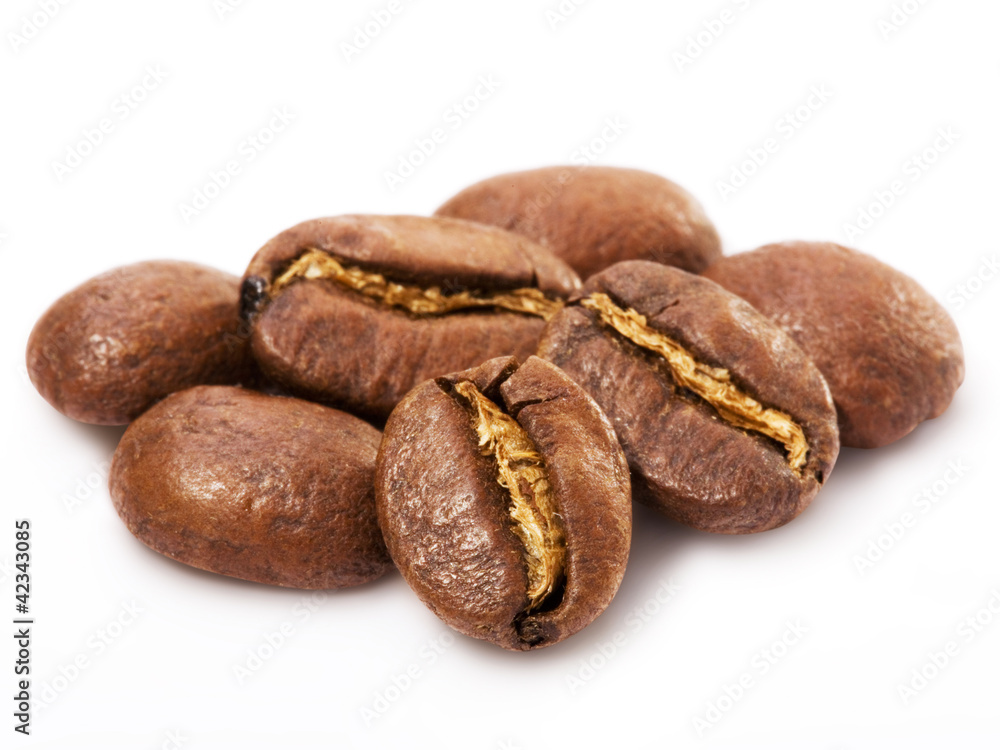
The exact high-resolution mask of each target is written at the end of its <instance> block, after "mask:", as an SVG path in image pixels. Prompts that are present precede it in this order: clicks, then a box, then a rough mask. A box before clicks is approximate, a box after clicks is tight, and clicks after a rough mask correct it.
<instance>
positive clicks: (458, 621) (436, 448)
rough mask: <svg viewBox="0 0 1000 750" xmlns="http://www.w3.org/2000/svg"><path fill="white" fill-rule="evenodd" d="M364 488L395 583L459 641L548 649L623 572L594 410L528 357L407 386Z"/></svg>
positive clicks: (618, 456)
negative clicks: (368, 487)
mask: <svg viewBox="0 0 1000 750" xmlns="http://www.w3.org/2000/svg"><path fill="white" fill-rule="evenodd" d="M375 488H376V502H377V506H378V514H379V522H380V524H381V527H382V531H383V533H384V534H385V539H386V544H387V545H388V547H389V552H390V554H391V555H392V559H393V560H394V561H395V563H396V566H397V567H398V568H399V570H400V572H401V573H402V574H403V577H404V578H405V579H406V581H407V583H409V584H410V586H411V587H412V588H413V590H414V591H415V592H416V593H417V595H418V596H419V597H420V598H421V599H422V600H423V602H424V603H425V604H426V605H427V606H428V607H430V609H432V610H433V611H434V612H435V614H437V615H438V616H439V617H440V618H441V619H442V620H444V621H445V622H446V623H447V624H448V625H450V626H451V627H453V628H454V629H456V630H458V631H459V632H461V633H464V634H466V635H469V636H472V637H473V638H482V639H485V640H487V641H490V642H492V643H495V644H497V645H499V646H502V647H503V648H506V649H511V650H516V651H520V650H528V649H532V648H540V647H543V646H548V645H551V644H553V643H556V642H558V641H560V640H562V639H563V638H566V637H567V636H569V635H572V634H573V633H575V632H577V631H578V630H580V629H581V628H583V627H584V626H585V625H587V624H588V623H589V622H591V621H592V620H593V619H594V618H595V617H597V616H598V615H599V614H600V613H601V612H602V611H603V610H604V609H605V607H607V605H608V603H609V602H610V601H611V599H612V597H613V596H614V594H615V592H616V591H617V589H618V585H619V583H620V582H621V579H622V575H623V574H624V571H625V563H626V561H627V558H628V551H629V542H630V538H631V505H630V499H629V498H630V495H629V477H628V468H627V465H626V463H625V458H624V456H623V455H622V452H621V448H620V446H619V445H618V442H617V441H616V439H615V435H614V432H613V431H612V429H611V425H610V424H609V423H608V420H607V419H606V417H605V416H604V415H603V414H602V413H601V411H600V409H599V408H598V407H597V405H596V404H595V403H594V401H593V400H592V399H591V398H590V397H589V396H587V394H586V393H584V392H583V390H582V389H581V388H580V387H579V386H577V385H576V384H575V383H573V382H572V381H571V380H570V379H569V378H568V377H566V375H565V374H563V373H562V372H561V371H560V370H559V369H558V368H556V367H554V366H552V365H551V364H549V363H548V362H545V361H543V360H540V359H538V358H537V357H530V358H529V359H528V360H527V361H526V362H525V363H524V364H523V365H518V362H517V360H516V359H514V358H512V357H511V358H498V359H494V360H490V361H489V362H486V363H485V364H483V365H482V366H480V367H477V368H475V369H472V370H467V371H465V372H461V373H458V374H452V375H448V376H447V377H441V378H437V379H436V380H431V381H427V382H425V383H423V384H422V385H420V386H418V387H417V388H416V389H414V390H413V392H411V393H410V394H409V395H408V396H407V397H406V398H405V399H404V400H403V401H402V402H401V403H400V404H399V406H398V407H396V409H395V411H393V413H392V416H390V418H389V421H388V423H387V425H386V429H385V436H384V439H383V441H382V446H381V448H380V449H379V456H378V466H377V470H376V477H375Z"/></svg>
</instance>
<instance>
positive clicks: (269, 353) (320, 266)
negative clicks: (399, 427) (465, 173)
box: [243, 216, 579, 418]
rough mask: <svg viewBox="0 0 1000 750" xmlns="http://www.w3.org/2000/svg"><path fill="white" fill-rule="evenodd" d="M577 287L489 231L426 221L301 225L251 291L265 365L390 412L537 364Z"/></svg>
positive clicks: (276, 242) (301, 388)
mask: <svg viewBox="0 0 1000 750" xmlns="http://www.w3.org/2000/svg"><path fill="white" fill-rule="evenodd" d="M578 287H579V279H578V278H577V277H576V275H575V274H574V273H573V272H572V270H570V268H569V267H568V266H566V265H565V264H564V263H562V261H560V260H558V259H557V258H555V257H553V256H552V255H551V254H550V253H548V252H547V251H546V250H544V249H543V248H541V247H539V246H538V245H536V244H534V243H533V242H530V241H529V240H526V239H524V238H523V237H519V236H518V235H515V234H511V233H508V232H503V231H501V230H499V229H496V228H494V227H485V226H481V225H478V224H474V223H472V222H465V221H460V220H457V219H431V218H426V217H417V216H342V217H338V218H331V219H317V220H314V221H307V222H305V223H304V224H299V225H298V226H296V227H293V228H292V229H289V230H288V231H286V232H283V233H282V234H280V235H278V236H277V237H276V238H274V239H273V240H271V241H270V242H269V243H267V245H265V246H264V247H263V248H262V249H261V250H260V251H259V252H258V253H257V255H256V256H255V257H254V259H253V261H252V262H251V263H250V267H249V269H248V270H247V272H246V276H245V277H244V282H243V310H244V315H245V317H246V319H247V320H248V321H250V322H251V323H252V325H253V335H252V346H253V352H254V356H255V357H256V359H257V361H258V362H259V363H260V366H261V368H262V370H263V371H264V372H265V374H267V375H268V376H269V377H271V378H272V379H273V380H275V381H277V382H278V383H281V384H282V385H284V386H286V387H288V388H289V389H291V390H292V391H294V392H296V393H298V394H300V395H302V396H304V397H307V398H311V399H313V400H317V401H324V402H328V403H331V404H333V405H336V406H341V407H343V408H346V409H348V410H349V411H351V412H354V413H358V414H364V415H366V416H372V417H383V418H384V417H385V416H387V415H388V414H389V412H390V411H392V408H393V407H394V406H395V405H396V404H397V403H398V402H399V400H400V399H401V398H402V397H403V396H404V395H406V393H407V391H409V390H410V389H411V388H413V386H415V385H416V384H418V383H420V382H422V381H424V380H426V379H428V378H432V377H437V376H438V375H443V374H445V373H448V372H454V371H456V370H461V369H463V368H467V367H471V366H473V365H475V364H478V363H480V362H482V361H483V360H485V359H487V358H489V357H496V356H499V355H507V354H514V355H520V356H528V355H530V354H531V353H532V352H533V351H534V348H535V346H536V345H537V343H538V336H539V334H540V333H541V331H542V328H544V326H545V319H546V318H548V317H551V315H552V314H553V313H554V312H555V311H556V310H558V309H559V307H560V306H561V305H562V298H564V297H565V296H567V295H568V294H570V293H571V292H572V291H574V290H575V289H577V288H578Z"/></svg>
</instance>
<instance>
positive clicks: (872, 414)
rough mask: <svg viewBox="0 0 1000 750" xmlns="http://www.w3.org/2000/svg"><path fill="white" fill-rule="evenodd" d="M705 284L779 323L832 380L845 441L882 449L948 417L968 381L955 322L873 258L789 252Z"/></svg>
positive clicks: (781, 249)
mask: <svg viewBox="0 0 1000 750" xmlns="http://www.w3.org/2000/svg"><path fill="white" fill-rule="evenodd" d="M705 276H706V277H708V278H710V279H712V280H713V281H716V282H718V283H719V284H721V285H722V286H724V287H726V288H727V289H729V290H730V291H732V292H734V293H735V294H738V295H739V296H741V297H743V298H744V299H745V300H747V301H748V302H750V304H752V305H753V306H754V307H756V308H757V309H758V310H760V311H761V312H762V313H764V314H765V315H767V316H768V317H769V318H771V319H772V320H774V322H775V323H777V324H778V325H779V326H781V327H782V328H783V329H784V330H785V331H787V332H788V334H789V335H790V336H791V337H792V338H793V339H795V341H796V342H797V343H798V344H799V346H801V347H802V349H803V350H805V352H806V354H808V355H809V356H810V357H811V358H812V360H813V362H815V363H816V366H817V367H818V368H819V369H820V371H821V372H822V373H823V375H824V376H825V377H826V381H827V383H829V385H830V392H831V393H832V394H833V400H834V402H835V403H836V404H837V411H838V413H839V417H840V440H841V443H842V444H843V445H846V446H850V447H855V448H877V447H879V446H881V445H886V444H888V443H891V442H893V441H895V440H899V439H900V438H901V437H903V436H904V435H906V434H907V433H909V432H910V431H911V430H913V428H914V427H916V426H917V425H918V424H920V422H922V421H923V420H925V419H932V418H934V417H936V416H938V415H940V414H941V413H942V412H944V410H945V409H947V408H948V404H950V403H951V399H952V397H953V396H954V395H955V391H956V390H957V389H958V387H959V385H961V383H962V379H963V378H964V376H965V361H964V357H963V353H962V342H961V339H960V338H959V334H958V329H957V328H956V327H955V323H954V321H952V319H951V317H950V316H949V315H948V313H947V312H946V311H945V310H944V308H942V307H941V305H939V304H938V303H937V302H936V301H935V300H934V298H933V297H931V295H929V294H928V293H927V292H926V291H925V290H924V289H923V287H921V286H920V285H919V284H917V282H915V281H914V280H913V279H911V278H909V277H908V276H906V275H904V274H902V273H900V272H899V271H897V270H895V269H894V268H891V267H889V266H887V265H885V264H884V263H881V262H879V261H877V260H876V259H875V258H873V257H871V256H870V255H865V254H864V253H859V252H857V251H856V250H850V249H848V248H846V247H840V246H838V245H834V244H830V243H819V242H786V243H781V244H776V245H768V246H766V247H762V248H760V249H758V250H754V251H753V252H749V253H741V254H739V255H733V256H731V257H729V258H726V259H724V260H722V261H720V262H719V263H717V264H715V265H714V266H712V267H711V268H710V269H708V271H706V272H705Z"/></svg>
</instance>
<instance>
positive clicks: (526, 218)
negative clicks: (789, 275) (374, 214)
mask: <svg viewBox="0 0 1000 750" xmlns="http://www.w3.org/2000/svg"><path fill="white" fill-rule="evenodd" d="M436 215H437V216H453V217H456V218H459V219H471V220H473V221H480V222H482V223H484V224H492V225H494V226H498V227H502V228H503V229H508V230H510V231H512V232H517V233H518V234H523V235H524V236H525V237H530V238H531V239H533V240H535V241H536V242H539V243H540V244H542V245H544V246H545V247H547V248H548V249H550V250H551V251H552V252H554V253H555V254H556V255H557V256H559V257H560V258H562V259H563V260H565V261H566V262H567V263H569V265H570V266H572V267H573V269H574V270H576V272H577V273H579V274H580V276H581V277H582V278H584V279H586V278H588V277H589V276H591V275H592V274H595V273H597V272H598V271H600V270H602V269H604V268H607V267H608V266H610V265H612V264H613V263H617V262H619V261H623V260H633V259H637V260H652V261H656V262H658V263H665V264H667V265H670V266H678V267H679V268H683V269H685V270H686V271H691V272H693V273H698V272H699V271H702V270H704V269H705V268H706V267H707V266H708V265H709V264H711V263H713V262H714V261H716V260H718V259H719V258H720V257H722V251H721V245H720V243H719V235H718V234H717V233H716V231H715V228H714V227H713V226H712V223H711V222H710V221H709V220H708V217H707V216H705V212H704V210H703V209H702V207H701V205H700V204H699V203H698V202H697V201H696V200H695V199H694V198H693V197H692V196H691V195H690V193H688V192H687V191H686V190H684V188H682V187H680V186H679V185H675V184H674V183H673V182H670V181H669V180H666V179H664V178H663V177H660V176H659V175H655V174H650V173H649V172H642V171H640V170H638V169H621V168H616V167H546V168H543V169H533V170H530V171H527V172H514V173H512V174H503V175H499V176H497V177H491V178H490V179H487V180H483V181H482V182H479V183H477V184H475V185H472V186H471V187H468V188H466V189H465V190H463V191H462V192H460V193H459V194H458V195H456V196H455V197H454V198H452V199H451V200H449V201H448V202H447V203H445V204H444V205H443V206H441V208H439V209H438V210H437V214H436Z"/></svg>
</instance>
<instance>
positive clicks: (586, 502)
mask: <svg viewBox="0 0 1000 750" xmlns="http://www.w3.org/2000/svg"><path fill="white" fill-rule="evenodd" d="M699 274H700V275H699ZM581 279H583V280H584V281H581ZM27 367H28V373H29V376H30V378H31V381H32V382H33V383H34V385H35V387H36V388H37V389H38V392H39V393H40V394H41V395H42V396H43V397H44V398H45V399H46V400H47V401H48V402H49V403H50V404H52V406H54V407H55V408H56V409H58V410H59V411H60V412H62V413H63V414H65V415H66V416H69V417H72V418H73V419H77V420H80V421H83V422H89V423H92V424H101V425H120V424H128V425H129V426H128V429H127V430H126V431H125V434H124V436H123V437H122V439H121V442H120V444H119V446H118V449H117V451H116V452H115V455H114V459H113V461H112V465H111V473H110V492H111V497H112V500H113V501H114V504H115V508H116V509H117V511H118V514H119V516H120V517H121V519H122V520H123V521H124V522H125V524H126V526H127V527H128V529H129V531H131V532H132V534H134V535H135V536H136V537H137V538H138V539H139V540H140V541H142V542H143V543H144V544H146V545H148V546H149V547H151V548H152V549H154V550H156V551H158V552H160V553H162V554H164V555H167V556H169V557H171V558H173V559H175V560H178V561H180V562H182V563H186V564H188V565H192V566H195V567H197V568H201V569H203V570H209V571H213V572H216V573H220V574H223V575H228V576H234V577H237V578H242V579H246V580H250V581H258V582H261V583H267V584H274V585H278V586H289V587H295V588H304V589H336V588H342V587H347V586H355V585H358V584H362V583H365V582H368V581H371V580H374V579H376V578H378V577H379V576H382V575H384V574H385V573H386V572H388V571H389V570H390V569H392V568H393V566H395V567H396V568H397V569H398V570H399V571H400V573H401V574H402V575H403V578H404V579H405V580H406V582H407V583H408V584H409V585H410V587H411V588H412V589H413V590H414V592H415V593H416V594H417V596H419V597H420V599H421V600H422V601H423V602H424V603H425V604H426V605H427V606H428V607H429V608H430V609H431V610H432V611H433V612H434V613H435V614H437V615H438V616H439V617H440V618H441V619H442V620H443V621H444V622H446V623H447V624H448V625H449V626H451V627H452V628H454V629H455V630H457V631H459V632H461V633H464V634H465V635H468V636H471V637H474V638H481V639H485V640H488V641H490V642H492V643H495V644H497V645H498V646H501V647H503V648H505V649H510V650H517V651H521V650H529V649H534V648H539V647H543V646H547V645H550V644H552V643H556V642H558V641H560V640H562V639H564V638H566V637H567V636H569V635H572V634H573V633H575V632H576V631H578V630H580V629H581V628H583V627H585V626H586V625H587V624H588V623H590V622H591V621H593V620H594V618H596V617H597V616H598V615H599V614H600V613H601V612H602V611H604V609H605V608H606V607H607V606H608V604H609V603H610V602H611V599H612V598H613V597H614V595H615V592H616V591H617V590H618V586H619V584H620V583H621V580H622V577H623V575H624V573H625V566H626V562H627V560H628V555H629V545H630V540H631V527H632V500H633V499H635V500H637V501H639V502H642V503H644V504H647V505H650V506H652V507H653V508H655V509H657V510H658V511H660V512H662V513H663V514H665V515H666V516H668V517H669V518H672V519H674V520H676V521H678V522H680V523H682V524H686V525H688V526H691V527H693V528H696V529H700V530H703V531H708V532H716V533H724V534H743V533H751V532H759V531H766V530H768V529H773V528H775V527H778V526H781V525H783V524H785V523H788V522H789V521H791V520H792V519H793V518H795V517H796V516H797V515H798V514H799V513H801V512H802V511H803V510H804V509H805V508H806V507H807V506H808V505H809V503H810V502H812V500H813V498H814V497H815V496H816V494H817V493H818V492H819V491H820V489H821V487H822V486H823V484H824V482H826V480H827V478H828V477H829V475H830V472H831V471H832V470H833V467H834V464H835V462H836V460H837V454H838V452H839V451H840V447H841V446H842V445H843V446H852V447H861V448H875V447H878V446H882V445H886V444H887V443H891V442H893V441H895V440H898V439H899V438H901V437H903V436H904V435H906V434H907V433H908V432H910V431H911V430H913V429H914V428H915V427H916V426H917V424H919V423H920V422H921V421H923V420H925V419H930V418H933V417H936V416H938V415H939V414H941V413H942V412H943V411H944V410H945V409H946V408H947V406H948V404H949V403H950V401H951V399H952V396H953V395H954V393H955V391H956V389H957V388H958V387H959V385H960V384H961V382H962V378H963V375H964V364H963V354H962V345H961V341H960V339H959V335H958V331H957V330H956V328H955V325H954V323H953V322H952V320H951V318H950V317H949V316H948V314H947V313H946V312H945V311H944V310H943V308H942V307H941V306H940V305H939V304H938V303H937V302H935V300H934V299H933V298H932V297H931V296H930V295H929V294H928V293H927V292H926V291H924V290H923V289H922V288H921V287H920V286H919V285H918V284H917V283H916V282H914V281H913V280H911V279H910V278H908V277H906V276H905V275H903V274H901V273H900V272H898V271H896V270H894V269H892V268H890V267H888V266H886V265H884V264H882V263H880V262H879V261H877V260H875V259H874V258H872V257H870V256H868V255H864V254H863V253H860V252H857V251H855V250H850V249H848V248H844V247H840V246H837V245H833V244H828V243H810V242H790V243H784V244H777V245H769V246H767V247H763V248H760V249H758V250H754V251H752V252H746V253H742V254H738V255H731V256H728V257H723V255H722V252H721V245H720V242H719V237H718V234H717V233H716V231H715V229H714V228H713V226H712V224H711V222H710V221H709V220H708V218H707V217H706V216H705V214H704V212H703V211H702V209H701V207H700V206H699V205H698V203H697V202H696V201H695V200H694V199H693V198H692V197H691V196H690V195H689V194H688V193H687V192H686V191H685V190H683V189H682V188H681V187H679V186H677V185H675V184H674V183H672V182H670V181H668V180H666V179H663V178H662V177H659V176H657V175H653V174H649V173H647V172H642V171H638V170H631V169H617V168H603V167H580V168H574V167H551V168H546V169H539V170H533V171H529V172H519V173H515V174H507V175H501V176H498V177H494V178H492V179H489V180H486V181H484V182H481V183H479V184H477V185H473V186H472V187H469V188H467V189H466V190H464V191H462V192H461V193H459V194H458V195H456V196H455V197H454V198H452V199H451V200H450V201H448V202H447V203H446V204H445V205H444V206H442V207H441V208H440V209H439V210H438V211H437V213H436V214H435V216H433V217H418V216H339V217H335V218H326V219H315V220H312V221H306V222H304V223H302V224H299V225H297V226H295V227H292V228H291V229H288V230H286V231H284V232H282V233H281V234H279V235H278V236H277V237H275V238H274V239H272V240H271V241H270V242H268V243H266V244H265V245H264V246H263V247H262V248H261V249H260V250H259V251H258V252H257V254H256V255H255V256H254V257H253V259H252V260H251V261H250V265H249V266H248V268H247V270H246V273H245V274H244V276H243V279H242V280H240V279H237V278H235V277H233V276H230V275H228V274H226V273H223V272H221V271H217V270H214V269H211V268H206V267H203V266H200V265H196V264H192V263H184V262H176V261H147V262H143V263H137V264H135V265H131V266H126V267H123V268H118V269H115V270H112V271H109V272H107V273H104V274H102V275H100V276H97V277H95V278H93V279H91V280H90V281H88V282H86V283H84V284H83V285H81V286H80V287H78V288H76V289H74V290H73V291H71V292H69V293H67V294H66V295H64V296H63V297H62V298H60V299H59V300H58V301H56V303H55V304H54V305H53V306H52V307H51V308H50V309H49V310H48V311H47V312H46V313H45V314H44V315H43V316H42V318H41V319H40V320H39V321H38V323H37V324H36V325H35V328H34V330H33V331H32V333H31V336H30V338H29V341H28V350H27Z"/></svg>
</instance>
